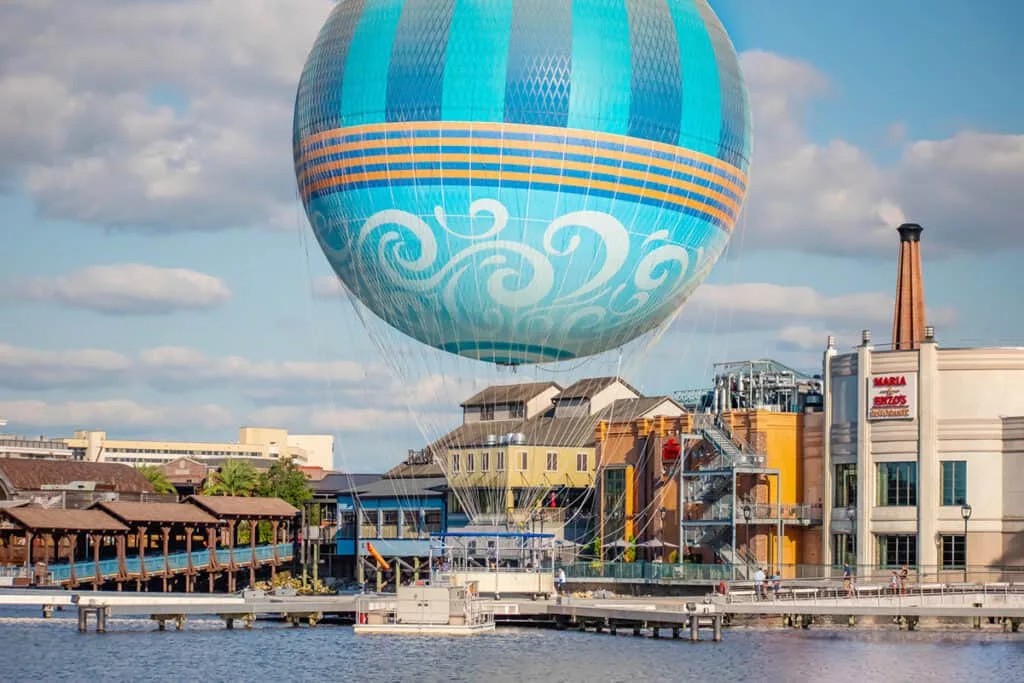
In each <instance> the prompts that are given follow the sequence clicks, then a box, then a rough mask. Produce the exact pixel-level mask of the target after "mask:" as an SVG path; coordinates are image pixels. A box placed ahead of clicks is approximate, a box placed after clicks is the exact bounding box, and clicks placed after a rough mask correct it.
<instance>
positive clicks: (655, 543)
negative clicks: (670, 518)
mask: <svg viewBox="0 0 1024 683" xmlns="http://www.w3.org/2000/svg"><path fill="white" fill-rule="evenodd" d="M636 547H637V548H678V547H679V546H677V545H676V544H675V543H666V542H665V541H662V540H661V539H660V538H655V539H654V540H651V541H644V542H643V543H637V544H636Z"/></svg>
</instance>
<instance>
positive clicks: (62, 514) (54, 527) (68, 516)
mask: <svg viewBox="0 0 1024 683" xmlns="http://www.w3.org/2000/svg"><path fill="white" fill-rule="evenodd" d="M0 516H3V517H6V518H7V519H9V520H11V521H12V522H13V523H14V524H15V525H16V526H19V527H21V528H22V529H25V530H26V531H37V532H50V531H78V532H88V531H107V532H112V533H113V532H119V531H128V527H126V526H125V525H124V524H122V523H121V522H119V521H117V520H116V519H114V518H113V517H111V516H110V515H108V514H107V513H105V512H103V511H102V510H65V509H62V508H59V509H49V508H37V507H21V508H6V509H4V510H0Z"/></svg>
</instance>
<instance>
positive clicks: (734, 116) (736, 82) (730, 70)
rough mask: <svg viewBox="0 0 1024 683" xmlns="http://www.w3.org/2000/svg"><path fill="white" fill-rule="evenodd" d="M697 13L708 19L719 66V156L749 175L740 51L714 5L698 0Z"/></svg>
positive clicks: (706, 27)
mask: <svg viewBox="0 0 1024 683" xmlns="http://www.w3.org/2000/svg"><path fill="white" fill-rule="evenodd" d="M697 10H698V11H699V12H700V14H701V17H702V18H703V19H704V27H705V29H706V31H707V35H708V37H709V38H710V40H711V44H712V46H713V48H714V51H715V62H716V63H717V64H718V74H719V85H720V92H721V101H722V107H721V119H722V128H721V131H720V133H719V137H718V153H717V155H716V156H717V157H718V158H719V159H721V160H722V161H725V162H726V163H729V164H732V165H733V166H735V167H736V168H739V169H740V170H742V171H743V172H744V173H746V172H747V168H748V166H749V162H750V147H749V146H750V122H749V120H748V118H747V90H746V87H745V86H744V85H743V83H742V81H741V80H740V65H739V61H738V60H737V58H736V51H735V49H733V46H732V42H731V41H730V40H729V36H728V35H726V33H725V29H724V28H722V24H721V23H720V22H719V21H718V17H717V16H715V12H714V10H712V9H711V6H710V5H708V4H707V2H705V1H704V0H698V1H697Z"/></svg>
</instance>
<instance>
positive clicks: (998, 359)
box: [820, 225, 1024, 579]
mask: <svg viewBox="0 0 1024 683" xmlns="http://www.w3.org/2000/svg"><path fill="white" fill-rule="evenodd" d="M920 235H921V228H920V226H916V225H904V226H901V227H900V236H901V246H900V266H899V285H898V287H897V297H896V311H895V315H894V326H893V328H894V329H893V340H892V344H891V345H888V344H887V345H885V346H884V347H882V348H876V347H875V346H874V345H873V343H872V339H871V332H870V331H869V330H865V331H864V333H863V337H862V343H861V345H860V346H858V347H857V348H856V349H855V350H854V351H853V352H852V353H843V354H841V353H839V352H838V351H837V350H836V348H835V343H834V340H833V339H830V340H829V344H828V348H827V350H826V351H825V358H824V378H825V416H826V417H825V422H824V433H823V434H822V435H821V441H820V444H821V446H822V448H823V451H824V455H823V458H822V462H823V464H824V468H823V471H822V476H823V481H822V484H823V485H822V486H821V490H822V491H823V492H824V493H825V496H826V502H827V504H826V506H825V515H826V518H825V525H824V529H825V531H824V535H823V546H824V547H823V550H824V553H823V555H824V557H825V558H830V559H831V562H832V563H833V564H836V565H838V564H842V563H844V562H851V563H852V562H853V561H854V560H855V561H856V563H857V564H858V565H861V566H862V567H883V568H888V567H893V566H901V565H904V564H908V565H911V566H916V567H918V568H919V571H920V572H921V573H922V574H924V575H926V576H928V575H931V576H935V575H939V576H940V577H942V576H943V575H944V574H945V573H949V578H951V579H952V578H954V577H958V576H960V575H961V573H962V572H963V570H964V567H965V565H966V566H967V567H968V568H970V569H972V570H973V569H976V568H977V569H981V568H984V567H1000V566H1017V567H1019V566H1024V348H942V347H941V345H940V344H939V342H938V340H937V338H936V336H935V331H934V329H933V328H931V327H925V326H924V320H925V313H924V310H925V309H924V295H923V288H922V282H921V270H920V268H921V266H920V263H921V260H920V251H919V250H920ZM826 561H827V560H826Z"/></svg>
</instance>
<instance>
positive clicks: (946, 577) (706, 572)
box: [557, 561, 1024, 586]
mask: <svg viewBox="0 0 1024 683" xmlns="http://www.w3.org/2000/svg"><path fill="white" fill-rule="evenodd" d="M557 566H560V567H561V568H562V569H564V570H565V574H566V577H567V578H568V579H570V580H578V581H587V580H593V581H599V582H605V581H607V582H616V581H622V582H630V583H687V582H694V583H700V582H717V581H733V580H735V579H738V578H741V577H742V576H744V575H747V576H749V575H752V574H753V572H754V570H756V569H757V568H758V565H757V564H754V563H752V564H750V565H749V566H748V565H741V566H736V565H732V564H691V563H683V564H669V563H665V562H647V561H638V562H600V561H593V562H568V563H560V564H558V565H557ZM737 568H739V571H738V572H734V569H737ZM762 568H763V570H764V572H765V574H766V576H772V575H773V574H774V573H775V572H776V571H777V572H778V574H779V576H780V577H781V578H782V579H783V580H785V581H800V582H801V583H808V584H814V583H816V582H820V583H823V584H829V585H831V586H840V585H842V582H843V568H842V567H838V566H832V565H819V564H788V565H783V566H782V567H771V566H764V567H762ZM747 569H749V573H748V572H747V571H746V570H747ZM898 570H899V567H886V566H878V565H869V566H859V567H852V568H851V572H852V574H853V577H854V581H853V583H854V584H860V585H864V584H869V583H870V584H874V585H886V584H888V583H889V582H890V581H891V578H892V573H893V571H898ZM907 582H908V583H912V584H936V585H937V584H956V583H971V584H983V583H1013V584H1024V566H1005V567H989V566H978V567H967V568H966V569H965V568H963V567H960V568H944V567H941V566H914V567H908V577H907ZM748 583H749V582H748Z"/></svg>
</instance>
